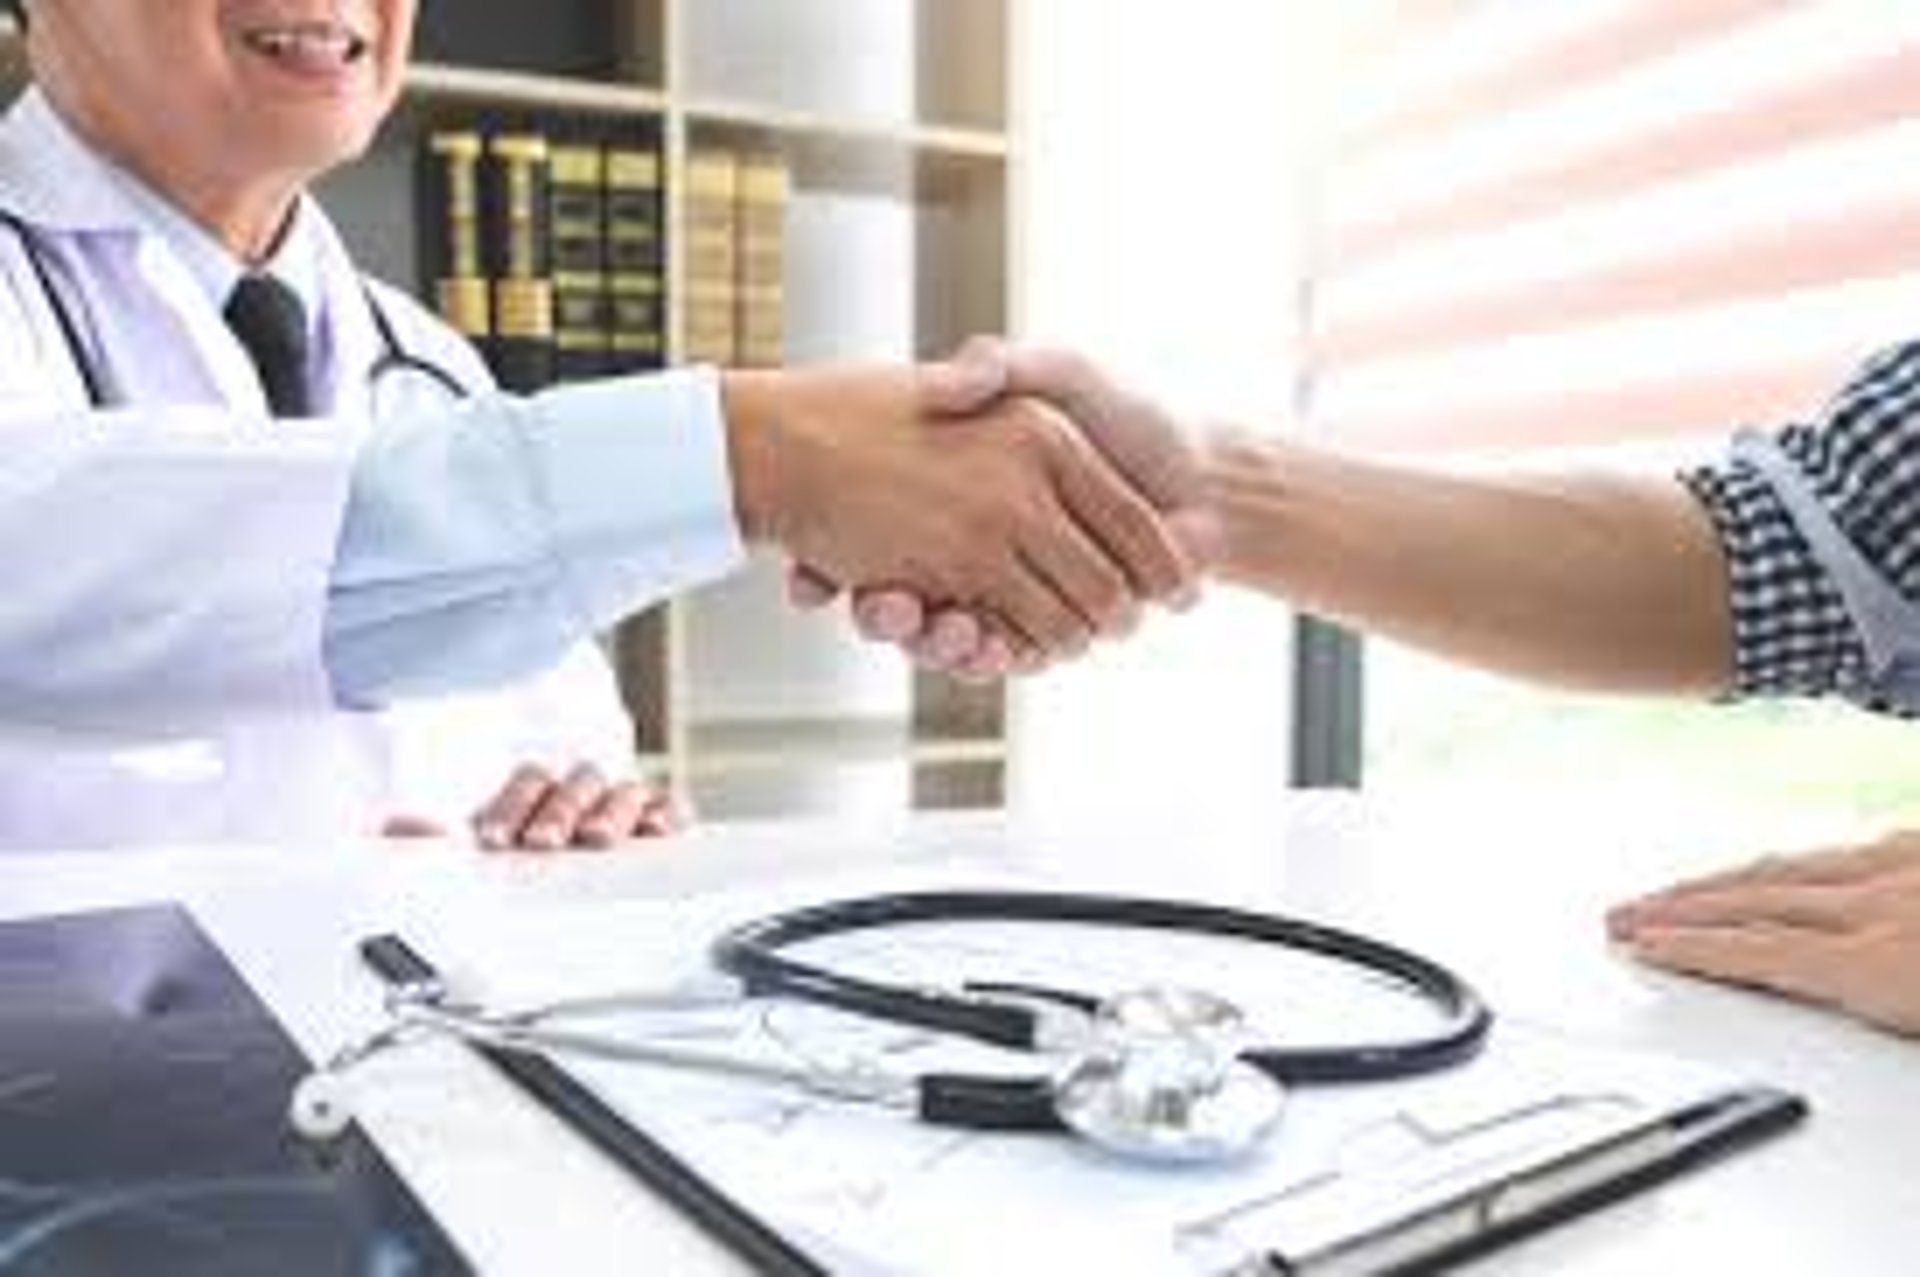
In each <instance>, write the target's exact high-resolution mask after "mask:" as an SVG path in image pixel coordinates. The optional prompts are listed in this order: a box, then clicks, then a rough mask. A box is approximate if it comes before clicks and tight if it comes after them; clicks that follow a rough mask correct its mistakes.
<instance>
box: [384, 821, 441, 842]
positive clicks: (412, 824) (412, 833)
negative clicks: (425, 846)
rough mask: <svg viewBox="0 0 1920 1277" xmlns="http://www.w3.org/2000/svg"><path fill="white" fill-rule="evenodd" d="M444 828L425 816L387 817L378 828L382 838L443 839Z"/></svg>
mask: <svg viewBox="0 0 1920 1277" xmlns="http://www.w3.org/2000/svg"><path fill="white" fill-rule="evenodd" d="M446 834H447V831H446V827H445V826H443V825H441V824H440V823H439V822H438V821H434V820H428V819H427V818H426V817H425V816H389V817H387V819H386V821H385V823H383V824H382V825H381V826H380V836H381V837H382V838H398V839H414V838H444V837H446Z"/></svg>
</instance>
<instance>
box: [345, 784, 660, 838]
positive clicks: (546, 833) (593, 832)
mask: <svg viewBox="0 0 1920 1277" xmlns="http://www.w3.org/2000/svg"><path fill="white" fill-rule="evenodd" d="M469 823H470V825H471V827H472V830H473V835H474V839H475V840H476V841H477V842H478V843H479V844H480V846H481V847H482V848H484V849H486V850H488V851H531V852H549V851H560V850H563V849H565V848H568V847H583V848H595V849H601V848H608V847H614V846H617V845H618V844H620V843H623V842H627V841H629V840H632V839H635V838H656V837H660V836H663V835H666V834H671V833H674V832H675V831H676V830H677V829H679V828H680V827H681V825H682V824H683V823H684V822H683V821H682V820H681V818H680V815H679V813H678V812H677V811H676V810H675V806H674V803H673V800H672V799H671V797H670V796H669V795H668V794H667V793H666V792H665V791H663V790H657V789H654V788H652V787H651V786H648V785H644V784H641V783H639V782H637V781H609V780H607V779H606V778H605V777H604V776H602V775H601V773H600V771H599V769H598V768H596V767H594V766H593V765H592V764H590V763H582V764H580V765H578V766H576V767H574V768H573V769H572V770H571V771H569V772H568V773H566V775H564V776H556V775H555V774H553V773H552V772H550V771H548V770H547V769H546V768H544V767H541V766H537V765H535V764H532V763H527V764H523V765H521V766H520V767H518V768H516V769H515V770H514V773H513V775H512V776H510V777H508V779H507V782H506V783H505V784H504V785H502V786H501V787H500V790H499V792H498V793H496V794H495V795H494V796H493V797H492V798H490V799H488V800H487V801H486V802H485V803H483V804H481V806H480V808H479V810H478V811H476V812H474V813H473V816H472V817H471V819H470V821H469ZM447 832H448V831H447V830H445V829H444V828H442V827H441V826H439V825H438V824H437V823H435V822H433V821H430V820H422V819H419V818H416V817H408V816H396V817H394V818H392V819H390V820H388V821H387V822H386V826H385V828H384V829H383V830H382V833H383V834H384V835H385V836H386V837H388V838H439V837H444V836H445V835H446V834H447Z"/></svg>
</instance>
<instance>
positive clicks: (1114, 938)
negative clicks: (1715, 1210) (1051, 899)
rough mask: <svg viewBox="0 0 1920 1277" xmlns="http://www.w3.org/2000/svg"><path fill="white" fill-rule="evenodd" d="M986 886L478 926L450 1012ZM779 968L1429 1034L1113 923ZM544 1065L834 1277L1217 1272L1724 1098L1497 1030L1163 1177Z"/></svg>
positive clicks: (1660, 1071) (1388, 1015)
mask: <svg viewBox="0 0 1920 1277" xmlns="http://www.w3.org/2000/svg"><path fill="white" fill-rule="evenodd" d="M998 872H999V873H1000V876H999V877H998V878H995V879H993V880H991V881H989V880H981V879H974V878H968V877H967V876H966V875H965V873H964V872H958V873H957V872H956V871H955V870H954V869H953V868H951V867H943V868H942V869H941V870H940V871H939V873H938V874H937V876H916V875H914V874H912V873H911V872H907V873H903V872H901V871H898V870H889V871H884V872H881V873H877V874H874V873H869V874H868V875H866V876H864V877H863V876H860V875H853V876H842V877H841V878H839V879H837V880H834V881H832V882H831V883H822V884H820V885H818V886H816V887H814V888H811V889H809V888H807V887H804V886H801V887H796V886H794V885H792V884H788V885H786V886H783V887H781V888H778V889H775V890H772V891H765V892H758V893H756V892H732V893H727V894H724V895H714V896H705V897H693V898H688V899H682V900H676V901H672V902H668V903H649V904H645V905H638V904H616V905H608V906H605V907H601V908H593V907H586V906H573V907H569V908H567V909H564V910H555V911H550V912H547V913H544V914H541V913H536V914H534V915H532V916H525V915H523V916H521V917H519V918H516V919H514V920H512V921H511V923H510V924H509V925H506V926H504V927H490V928H489V929H488V934H487V935H486V937H485V939H484V942H481V941H479V939H478V937H468V942H467V943H466V944H464V945H463V946H462V951H461V952H460V953H458V954H457V955H450V956H456V957H457V959H458V961H457V965H456V966H455V968H454V969H455V971H456V972H457V973H459V976H460V979H461V980H462V982H463V984H464V985H465V986H466V987H463V988H462V990H461V991H462V992H463V993H472V992H478V993H481V994H483V995H484V996H485V997H487V998H488V999H490V1000H492V1001H494V1002H495V1003H504V1005H506V1006H509V1007H512V1006H521V1005H529V1004H532V1003H536V1002H538V1001H541V1000H544V999H550V998H556V997H577V996H582V995H597V994H604V993H611V992H618V991H621V990H631V989H635V988H656V987H660V986H663V985H671V984H674V983H675V982H679V981H685V980H687V979H689V978H693V979H696V980H697V979H698V978H699V975H700V972H701V970H702V967H703V962H702V955H703V953H704V950H705V946H706V945H707V943H708V942H709V941H710V940H711V939H712V938H713V937H714V936H715V935H717V934H719V933H720V931H721V930H723V929H724V928H725V927H726V926H728V925H729V924H731V923H734V922H738V921H742V920H746V919H749V918H754V917H758V916H761V915H763V914H766V913H768V912H770V911H774V910H778V909H784V908H788V907H792V906H794V905H796V904H803V903H807V902H810V901H815V900H825V899H835V898H842V897H845V896H848V895H854V894H865V893H867V892H872V891H883V890H889V891H898V890H915V889H919V890H931V889H948V888H956V887H959V888H984V887H1005V886H1009V885H1015V886H1017V885H1021V884H1010V883H1008V882H1007V881H1006V878H1005V873H1004V870H1002V871H998ZM1026 885H1034V884H1026ZM1323 921H1329V922H1335V923H1336V925H1337V920H1334V919H1325V920H1323ZM790 952H792V953H794V954H795V955H796V956H803V957H806V958H809V959H812V960H815V961H818V962H822V963H829V964H832V965H835V966H837V967H839V968H841V969H844V970H848V971H852V972H857V973H861V974H865V975H869V976H873V977H877V978H881V979H886V980H890V981H899V982H903V983H910V984H915V985H937V986H940V987H942V988H953V987H956V986H957V985H959V984H960V983H961V982H962V981H964V980H975V981H1001V982H1011V983H1023V984H1046V985H1050V986H1055V987H1062V988H1071V989H1075V990H1079V991H1084V992H1091V993H1096V994H1097V993H1111V992H1119V991H1124V990H1128V989H1134V988H1139V987H1141V986H1143V985H1149V984H1153V985H1176V986H1188V987H1193V988H1198V989H1204V990H1207V991H1209V992H1212V993H1216V994H1219V995H1223V996H1225V997H1228V998H1230V999H1232V1000H1234V1001H1235V1002H1236V1003H1238V1004H1239V1005H1240V1007H1241V1008H1242V1009H1243V1010H1244V1011H1245V1012H1246V1014H1247V1016H1248V1018H1249V1020H1250V1022H1251V1026H1252V1029H1253V1032H1254V1036H1255V1038H1256V1040H1257V1041H1258V1042H1259V1043H1261V1044H1263V1045H1265V1044H1278V1043H1289V1042H1291V1043H1295V1044H1299V1045H1309V1044H1311V1045H1321V1044H1325V1043H1328V1042H1332V1041H1342V1042H1362V1041H1368V1040H1378V1039H1385V1038H1391V1037H1397V1036H1403V1035H1409V1034H1412V1033H1416V1032H1420V1031H1424V1030H1426V1029H1429V1028H1431V1027H1432V1017H1433V1016H1434V1014H1435V1013H1434V1012H1433V1011H1432V1010H1430V1009H1428V1008H1426V1007H1424V1006H1422V1005H1421V1004H1420V1003H1419V1002H1418V1001H1417V1000H1415V999H1413V998H1412V997H1410V996H1409V995H1407V994H1406V993H1404V992H1403V991H1401V990H1399V989H1397V988H1395V987H1393V986H1392V985H1391V984H1390V983H1389V982H1387V981H1386V980H1384V979H1383V978H1380V977H1374V976H1369V975H1367V974H1364V973H1357V972H1355V971H1353V970H1351V969H1349V968H1346V967H1343V966H1342V965H1340V964H1338V963H1334V962H1329V961H1327V960H1325V959H1321V958H1315V957H1311V956H1306V955H1300V954H1296V953H1293V952H1289V951H1279V950H1275V949H1273V948H1271V947H1263V946H1259V945H1254V944H1249V943H1247V942H1244V941H1232V940H1224V939H1218V938H1205V937H1197V936H1192V937H1190V936H1185V935H1168V934H1166V933H1142V932H1135V931H1128V930H1126V929H1124V928H1102V927H1089V926H1081V925H1073V924H1029V923H991V922H989V923H975V922H968V923H941V924H915V925H909V926H898V927H889V928H885V929H881V930H875V931H871V932H865V933H853V934H849V935H845V936H841V937H835V938H831V939H825V940H821V941H816V942H811V943H809V944H806V945H804V946H799V947H796V948H795V949H793V950H790ZM569 1027H570V1028H571V1027H577V1026H575V1025H571V1024H570V1025H569ZM593 1029H594V1031H596V1032H600V1031H605V1032H609V1033H613V1034H618V1035H622V1036H631V1037H635V1038H649V1039H652V1040H656V1041H667V1042H673V1043H677V1044H681V1045H699V1046H701V1047H704V1048H710V1049H719V1050H725V1051H729V1052H735V1053H738V1054H741V1055H745V1056H749V1057H753V1058H760V1059H767V1060H773V1061H777V1062H780V1063H783V1064H789V1065H791V1064H811V1065H832V1066H846V1065H850V1064H852V1065H861V1066H867V1067H875V1068H884V1069H887V1070H890V1071H900V1072H906V1073H915V1072H924V1071H933V1070H962V1071H968V1072H991V1071H1003V1072H1007V1073H1010V1074H1015V1075H1021V1076H1029V1075H1032V1074H1034V1073H1035V1072H1037V1071H1046V1070H1048V1069H1049V1068H1050V1065H1049V1063H1048V1062H1047V1061H1045V1060H1044V1059H1039V1058H1037V1057H1035V1056H1032V1055H1028V1054H1024V1053H1018V1052H1008V1051H1002V1050H998V1049H995V1048H990V1047H983V1046H979V1045H974V1044H968V1043H964V1042H956V1041H954V1040H953V1039H951V1038H948V1037H944V1036H941V1035H936V1034H931V1033H928V1032H925V1031H922V1030H918V1029H914V1028H911V1027H901V1026H895V1025H888V1024H885V1023H879V1022H875V1021H872V1020H867V1019H861V1018H857V1017H852V1016H848V1015H845V1014H842V1013H838V1012H833V1011H829V1010H824V1009H820V1008H816V1007H809V1006H805V1005H802V1004H800V1003H797V1002H794V1001H792V1000H790V999H784V998H772V999H763V1000H757V1001H754V1002H749V1003H737V1004H733V1005H731V1006H727V1007H724V1008H721V1009H718V1010H712V1011H701V1012H697V1013H676V1014H673V1015H670V1016H667V1017H661V1016H659V1015H656V1014H652V1013H647V1014H640V1015H631V1016H616V1017H611V1018H606V1019H599V1020H596V1021H594V1022H593ZM559 1062H560V1063H561V1064H562V1065H563V1066H564V1067H565V1068H567V1069H568V1070H569V1071H570V1072H572V1073H573V1074H574V1075H575V1076H576V1077H578V1078H579V1079H581V1080H582V1081H583V1082H585V1083H586V1084H587V1085H588V1086H589V1087H590V1088H591V1089H592V1090H593V1091H595V1092H596V1093H597V1094H598V1095H600V1096H601V1097H602V1098H603V1099H604V1100H606V1101H607V1102H608V1103H609V1104H610V1105H611V1106H612V1107H614V1108H615V1109H616V1110H617V1111H618V1112H620V1113H621V1114H622V1115H623V1116H624V1117H625V1118H627V1119H628V1120H629V1121H631V1122H632V1123H633V1124H635V1125H636V1126H638V1127H639V1128H641V1129H642V1130H644V1131H646V1132H647V1133H648V1134H649V1135H651V1136H653V1137H654V1138H655V1139H657V1140H659V1141H661V1142H662V1143H664V1144H666V1145H667V1146H668V1147H670V1148H672V1149H673V1150H674V1151H675V1152H676V1153H677V1154H679V1155H680V1156H681V1157H682V1158H684V1159H685V1160H687V1161H688V1162H689V1163H691V1164H692V1165H693V1166H694V1167H695V1168H696V1169H697V1170H699V1171H700V1172H701V1173H702V1174H703V1175H705V1176H707V1177H708V1178H709V1179H711V1180H712V1181H713V1182H714V1183H715V1184H717V1185H719V1186H720V1187H721V1188H722V1189H724V1190H725V1191H726V1192H728V1193H730V1194H731V1195H733V1196H734V1197H736V1198H737V1199H738V1200H740V1201H741V1202H742V1203H743V1204H744V1205H745V1206H746V1207H747V1208H748V1209H750V1210H752V1211H753V1212H754V1213H756V1214H758V1215H759V1216H760V1217H761V1218H763V1219H765V1220H766V1221H768V1222H769V1223H770V1224H772V1225H773V1226H774V1227H776V1228H777V1229H779V1230H780V1231H781V1232H782V1233H784V1234H785V1235H787V1236H788V1237H789V1238H790V1239H792V1240H793V1241H795V1242H796V1243H797V1244H798V1245H799V1246H800V1247H801V1248H802V1249H803V1250H806V1251H807V1252H809V1253H810V1254H812V1255H814V1256H815V1257H816V1258H817V1259H819V1260H820V1261H821V1262H822V1263H823V1265H825V1266H827V1267H829V1268H831V1269H832V1270H833V1271H835V1272H836V1273H839V1272H846V1273H855V1274H879V1273H914V1274H920V1273H925V1274H939V1275H945V1274H956V1275H957V1274H978V1273H982V1272H993V1273H995V1274H1005V1273H1022V1272H1035V1273H1040V1272H1063V1271H1064V1272H1101V1273H1104V1274H1126V1275H1133V1274H1139V1275H1140V1277H1147V1275H1149V1274H1195V1273H1221V1272H1229V1271H1233V1270H1234V1269H1235V1268H1236V1267H1237V1266H1238V1265H1240V1264H1242V1263H1244V1262H1246V1261H1247V1260H1248V1259H1249V1258H1251V1257H1255V1256H1259V1255H1263V1254H1267V1253H1271V1252H1278V1253H1281V1254H1302V1253H1311V1252H1312V1251H1314V1250H1315V1249H1316V1248H1324V1247H1326V1246H1327V1245H1329V1244H1330V1243H1333V1242H1335V1241H1337V1240H1338V1239H1340V1238H1342V1237H1349V1236H1356V1235H1364V1234H1366V1233H1367V1232H1368V1231H1369V1230H1377V1229H1379V1228H1380V1227H1381V1226H1382V1225H1383V1224H1385V1223H1387V1222H1389V1221H1393V1220H1403V1219H1404V1218H1405V1217H1406V1216H1407V1214H1408V1213H1409V1211H1417V1210H1418V1208H1419V1207H1420V1205H1421V1203H1423V1202H1427V1201H1440V1200H1443V1199H1445V1198H1447V1197H1448V1196H1450V1195H1453V1194H1455V1193H1457V1192H1458V1190H1459V1189H1460V1187H1461V1186H1462V1185H1463V1183H1471V1182H1476V1181H1485V1180H1487V1179H1489V1178H1496V1177H1498V1176H1499V1175H1500V1174H1501V1173H1502V1172H1503V1171H1510V1170H1512V1169H1513V1168H1514V1167H1516V1166H1524V1165H1532V1164H1536V1163H1538V1162H1539V1161H1541V1160H1542V1159H1546V1158H1551V1157H1552V1156H1553V1155H1554V1154H1555V1153H1556V1151H1564V1150H1568V1149H1573V1148H1580V1147H1589V1146H1592V1145H1594V1144H1596V1143H1597V1142H1601V1141H1605V1140H1607V1139H1608V1138H1609V1137H1613V1136H1618V1135H1621V1134H1623V1133H1626V1132H1630V1131H1633V1130H1635V1129H1639V1128H1642V1127H1644V1126H1645V1125H1646V1123H1647V1122H1648V1120H1649V1118H1650V1117H1652V1116H1655V1115H1658V1114H1661V1113H1665V1112H1670V1111H1673V1110H1675V1109H1676V1108H1679V1107H1683V1106H1685V1105H1687V1104H1689V1103H1691V1102H1693V1101H1695V1100H1700V1099H1704V1098H1706V1097H1708V1096H1711V1095H1713V1094H1715V1093H1717V1092H1720V1091H1723V1090H1724V1089H1725V1088H1726V1086H1727V1085H1728V1083H1729V1081H1730V1080H1731V1079H1729V1077H1728V1076H1727V1075H1726V1074H1725V1072H1724V1071H1721V1070H1718V1069H1713V1068H1708V1067H1705V1066H1701V1065H1696V1064H1692V1063H1688V1062H1684V1061H1677V1060H1672V1059H1667V1058H1664V1057H1658V1056H1648V1055H1645V1054H1641V1053H1633V1054H1626V1053H1620V1052H1616V1051H1612V1050H1607V1049H1597V1048H1595V1047H1594V1046H1592V1045H1590V1044H1585V1043H1581V1042H1578V1041H1576V1040H1573V1039H1571V1038H1568V1037H1565V1036H1562V1035H1559V1034H1556V1033H1554V1032H1553V1031H1552V1030H1550V1029H1548V1028H1545V1027H1543V1026H1538V1025H1512V1024H1502V1025H1501V1026H1500V1027H1499V1028H1497V1029H1496V1031H1495V1033H1494V1035H1493V1037H1492V1039H1491V1041H1490V1043H1489V1045H1488V1047H1487V1049H1486V1050H1485V1051H1484V1052H1483V1053H1482V1055H1481V1056H1479V1057H1478V1058H1477V1059H1476V1060H1475V1061H1474V1062H1473V1063H1471V1064H1470V1065H1467V1066H1464V1067H1458V1068H1454V1069H1450V1070H1447V1071H1444V1072H1441V1073H1437V1074H1433V1075H1429V1076H1426V1077H1421V1078H1415V1079H1411V1080H1403V1081H1396V1082H1390V1083H1369V1084H1359V1085H1332V1086H1327V1085H1322V1086H1317V1087H1296V1088H1294V1089H1293V1090H1292V1091H1291V1092H1290V1094H1289V1097H1288V1100H1287V1107H1286V1109H1285V1111H1284V1113H1283V1115H1282V1117H1281V1120H1280V1122H1279V1124H1278V1126H1277V1128H1276V1130H1275V1132H1274V1133H1273V1135H1272V1137H1271V1138H1270V1139H1269V1140H1268V1141H1267V1142H1266V1143H1265V1144H1263V1145H1262V1146H1261V1147H1260V1148H1259V1149H1258V1150H1257V1151H1256V1152H1254V1153H1253V1154H1251V1155H1249V1156H1247V1157H1245V1158H1242V1159H1240V1160H1236V1161H1233V1162H1231V1163H1228V1164H1224V1165H1173V1166H1164V1165H1145V1164H1142V1163H1138V1162H1131V1161H1128V1160H1125V1159H1123V1158H1121V1157H1120V1156H1118V1155H1117V1154H1114V1153H1111V1152H1107V1151H1103V1150H1101V1149H1099V1148H1097V1147H1094V1146H1092V1145H1090V1144H1087V1143H1085V1142H1083V1141H1081V1140H1078V1139H1075V1138H1072V1137H1069V1136H1066V1135H1064V1134H1045V1133H1034V1134H1027V1133H1021V1134H1004V1133H978V1132H970V1131H961V1130H952V1129H945V1128H939V1127H933V1126H928V1125H924V1124H921V1123H917V1122H915V1121H913V1120H911V1118H910V1117H908V1116H907V1115H905V1114H903V1113H902V1112H899V1111H895V1110H891V1109H882V1108H873V1107H866V1106H861V1105H857V1104H850V1103H847V1102H845V1101H839V1100H834V1099H829V1098H825V1097H821V1096H817V1095H811V1094H808V1093H806V1092H804V1091H801V1090H798V1089H793V1088H785V1087H781V1086H778V1085H770V1084H767V1083H764V1082H751V1081H742V1080H737V1079H731V1078H726V1077H719V1076H712V1075H708V1074H704V1073H698V1072H688V1071H684V1070H678V1069H670V1068H664V1067H655V1066H651V1065H646V1064H633V1063H599V1062H588V1061H581V1060H579V1059H566V1060H561V1061H559Z"/></svg>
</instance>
